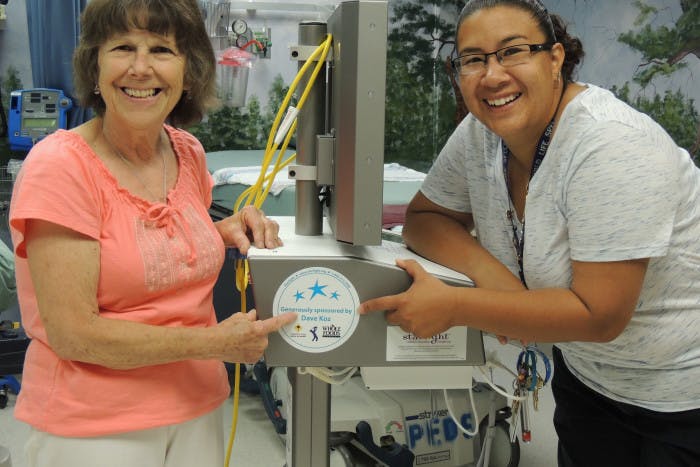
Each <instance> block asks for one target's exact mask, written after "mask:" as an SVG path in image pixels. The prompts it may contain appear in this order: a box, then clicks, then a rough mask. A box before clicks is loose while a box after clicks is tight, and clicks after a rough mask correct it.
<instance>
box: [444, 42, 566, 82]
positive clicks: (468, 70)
mask: <svg viewBox="0 0 700 467" xmlns="http://www.w3.org/2000/svg"><path fill="white" fill-rule="evenodd" d="M553 45H554V44H519V45H509V46H508V47H503V48H502V49H498V50H496V51H494V52H489V53H487V54H464V55H461V56H459V57H457V58H455V59H454V60H452V68H453V69H454V70H455V72H456V73H457V74H459V75H462V76H469V75H473V74H476V73H481V72H482V71H485V70H486V68H487V66H488V62H489V55H495V56H496V59H497V60H498V63H500V64H501V65H502V66H504V67H511V66H515V65H522V64H523V63H527V62H529V61H530V58H531V57H532V54H534V53H536V52H541V51H543V50H552V46H553Z"/></svg>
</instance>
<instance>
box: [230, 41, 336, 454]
mask: <svg viewBox="0 0 700 467" xmlns="http://www.w3.org/2000/svg"><path fill="white" fill-rule="evenodd" d="M331 42H332V36H331V35H330V34H327V35H326V39H325V40H324V41H323V42H322V43H321V44H320V45H319V46H318V47H317V48H316V50H314V52H313V53H312V54H311V55H310V56H309V58H308V60H306V62H305V63H304V65H302V67H301V68H300V69H299V71H298V72H297V75H296V77H295V78H294V80H293V81H292V84H291V85H290V86H289V90H288V91H287V94H286V95H285V97H284V100H283V101H282V104H281V105H280V109H279V111H278V112H277V115H276V117H275V120H274V121H273V123H272V128H271V129H270V135H269V136H268V139H267V146H266V148H265V154H264V156H263V160H262V164H261V167H260V175H259V176H258V179H257V180H256V182H255V184H253V185H252V186H250V187H248V188H247V189H246V190H244V191H243V193H241V194H240V196H239V197H238V198H237V199H236V202H235V204H234V207H233V210H234V212H238V211H239V210H240V209H241V207H242V206H246V205H250V204H252V205H253V206H255V207H256V208H258V209H259V208H260V206H262V204H263V202H264V201H265V198H266V197H267V195H268V193H269V192H270V189H271V188H272V183H273V182H274V180H275V176H276V175H277V173H278V172H279V171H280V170H282V169H283V168H284V167H286V166H287V165H289V164H290V163H291V162H292V161H293V160H294V159H295V158H296V153H294V154H292V155H291V156H289V157H288V158H287V159H284V160H282V156H283V155H284V153H285V151H286V150H287V146H288V145H289V141H290V140H291V138H292V135H293V134H294V131H295V130H296V126H297V120H296V117H294V121H293V122H292V124H291V126H290V127H289V130H288V131H287V134H286V136H285V138H284V141H283V142H282V146H281V147H280V148H279V154H278V155H277V158H276V159H275V163H274V166H273V167H272V170H271V171H270V173H269V174H268V173H267V169H268V167H269V166H270V164H271V163H272V160H273V157H274V155H275V153H276V152H277V149H278V148H277V146H278V143H275V135H276V133H277V130H278V128H279V126H280V122H281V121H282V116H283V115H284V113H285V112H286V109H287V107H288V106H289V103H290V101H291V99H292V95H293V94H294V91H295V90H296V88H297V86H298V85H299V82H300V81H301V78H302V77H303V76H304V74H305V73H306V72H307V71H308V70H309V68H310V67H311V65H312V64H313V62H314V61H316V65H315V67H314V69H313V72H312V73H311V77H310V79H309V80H308V82H307V84H306V87H305V88H304V92H303V93H302V95H301V97H300V98H299V102H298V103H297V111H298V110H300V109H301V108H302V107H303V105H304V103H305V102H306V99H307V97H308V95H309V93H310V92H311V88H312V87H313V84H314V82H315V81H316V77H317V76H318V74H319V73H320V71H321V68H322V67H323V66H324V64H325V62H326V57H327V56H328V52H329V51H330V47H331ZM248 273H249V266H248V260H247V259H241V258H239V259H236V288H237V289H238V291H239V292H240V295H241V313H246V312H247V306H246V293H245V292H246V289H247V288H248V277H249V274H248ZM234 371H235V375H234V384H233V416H232V417H233V418H232V421H231V433H230V435H229V440H228V446H227V448H226V460H225V463H224V467H228V466H229V463H230V462H231V451H232V450H233V441H234V439H235V438H236V426H237V425H238V402H239V395H240V386H241V372H240V363H236V365H235V370H234Z"/></svg>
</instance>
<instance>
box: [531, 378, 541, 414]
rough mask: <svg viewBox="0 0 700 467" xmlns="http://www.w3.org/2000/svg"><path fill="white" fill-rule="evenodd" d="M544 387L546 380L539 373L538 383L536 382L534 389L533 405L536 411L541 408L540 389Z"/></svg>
mask: <svg viewBox="0 0 700 467" xmlns="http://www.w3.org/2000/svg"><path fill="white" fill-rule="evenodd" d="M543 387H544V380H543V379H542V377H541V376H540V375H539V374H538V375H537V383H536V384H535V390H534V391H532V407H533V408H534V409H535V412H537V411H538V410H539V405H540V389H542V388H543Z"/></svg>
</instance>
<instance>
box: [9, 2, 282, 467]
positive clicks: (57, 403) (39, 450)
mask: <svg viewBox="0 0 700 467" xmlns="http://www.w3.org/2000/svg"><path fill="white" fill-rule="evenodd" d="M214 67H215V59H214V54H213V51H212V48H211V45H210V42H209V39H208V37H207V34H206V31H205V28H204V23H203V21H202V18H201V16H200V12H199V9H198V5H197V2H196V1H195V0H167V1H165V0H92V1H91V2H90V3H89V4H88V6H87V8H86V9H85V12H84V13H83V16H82V36H81V41H80V44H79V46H78V48H77V50H76V52H75V58H74V68H75V73H76V79H75V80H76V87H77V89H78V93H79V98H80V100H81V101H82V102H83V104H84V105H89V106H92V107H93V108H94V109H95V111H96V113H97V117H95V118H94V119H92V120H90V121H89V122H87V123H85V124H83V125H81V126H79V127H77V128H75V129H73V130H70V131H58V132H56V133H54V134H53V135H51V136H49V137H47V138H46V139H44V140H43V141H41V142H40V143H39V144H37V145H36V146H35V147H34V148H33V149H32V151H31V153H30V154H29V156H28V157H27V159H26V161H25V163H24V164H23V167H22V170H21V172H20V174H19V177H18V180H17V183H16V187H15V192H14V195H13V201H12V208H11V215H10V222H11V228H12V238H13V242H14V245H15V252H16V261H17V283H18V296H19V302H20V307H21V313H22V320H23V323H24V326H25V328H26V330H27V333H28V334H29V335H30V336H31V337H32V341H31V344H30V346H29V349H28V351H27V355H26V361H25V366H24V372H23V388H22V392H21V394H20V396H19V398H18V400H17V406H16V410H15V414H16V417H17V418H18V419H20V420H22V421H24V422H26V423H28V424H29V425H30V426H31V427H32V432H31V435H30V437H29V441H28V443H27V454H28V459H29V465H30V466H48V465H50V466H53V467H57V466H59V467H60V466H73V467H75V466H95V465H100V466H112V465H114V466H126V465H129V466H135V465H148V466H157V465H161V466H164V465H168V466H177V465H182V466H192V465H208V466H214V465H221V464H222V463H223V453H224V449H223V429H222V419H221V411H222V409H221V406H222V403H223V401H224V400H225V399H226V398H227V397H228V395H229V391H230V388H229V385H228V380H227V375H226V370H225V368H224V364H223V361H229V362H244V361H245V362H253V361H256V360H257V359H258V358H259V357H260V356H261V354H262V351H263V349H264V348H265V346H266V345H267V334H268V333H269V332H272V331H274V330H276V329H278V328H279V327H281V326H283V325H285V324H287V323H288V322H289V321H290V320H293V319H294V316H293V315H287V316H281V317H277V318H273V319H270V320H266V321H256V319H255V313H254V312H251V313H248V314H245V315H244V314H235V315H233V316H232V317H231V318H229V319H227V320H225V321H223V322H221V323H218V324H217V322H216V319H215V315H214V309H213V305H212V288H213V285H214V283H215V281H216V278H217V275H218V272H219V269H220V267H221V265H222V262H223V258H224V248H225V246H232V247H237V248H239V249H240V250H241V251H242V252H243V253H245V252H246V251H247V249H248V248H249V247H250V245H251V243H254V244H255V245H256V246H257V247H276V246H278V245H280V240H279V238H278V236H277V234H278V226H277V224H276V223H274V222H272V221H270V220H268V219H267V218H265V217H264V216H263V215H262V213H260V212H259V211H257V210H255V209H252V208H246V209H244V210H242V211H241V212H240V213H238V214H235V215H233V216H232V217H229V218H227V219H225V220H223V221H221V222H218V223H213V222H212V221H211V219H210V217H209V215H208V211H207V209H208V207H209V205H210V202H211V194H210V190H211V185H212V182H211V179H210V176H209V174H208V172H207V169H206V163H205V158H204V151H203V149H202V147H201V145H200V144H199V143H198V141H197V140H196V139H195V138H194V137H192V136H191V135H190V134H188V133H187V132H185V131H183V130H181V129H178V128H176V125H184V124H189V123H192V122H195V121H198V120H199V119H200V118H201V117H202V115H203V112H204V111H205V109H206V108H207V106H208V104H209V103H210V102H212V101H213V100H214V99H213V95H214V91H215V83H214V79H215V78H214V76H215V73H214ZM166 122H167V123H166Z"/></svg>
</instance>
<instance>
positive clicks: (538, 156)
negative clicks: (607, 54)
mask: <svg viewBox="0 0 700 467" xmlns="http://www.w3.org/2000/svg"><path fill="white" fill-rule="evenodd" d="M562 94H563V93H562ZM560 102H561V101H560ZM557 107H558V106H557ZM554 115H555V116H556V112H555V113H554ZM553 129H554V117H552V120H551V121H550V122H549V125H547V128H545V130H544V133H542V136H540V140H539V142H538V143H537V150H536V151H535V158H534V159H533V161H532V168H531V169H530V180H532V177H534V176H535V173H536V172H537V169H539V168H540V165H542V161H543V160H544V156H545V155H546V154H547V149H548V148H549V143H550V141H551V140H552V130H553ZM501 147H502V152H503V176H504V177H505V180H506V188H507V189H508V203H509V204H510V203H511V201H510V200H511V192H510V181H509V180H508V159H510V149H508V146H506V143H505V142H504V141H503V140H501ZM529 186H530V184H529V183H528V188H529ZM525 196H527V189H526V191H525ZM516 216H517V214H516V213H515V210H513V209H511V208H510V206H509V207H508V210H507V211H506V217H507V218H508V220H509V221H510V225H511V227H513V247H514V248H515V257H516V258H517V259H518V268H519V269H518V273H519V274H520V282H522V283H523V285H524V286H525V287H527V284H526V283H525V271H524V270H523V252H524V251H525V218H524V217H523V230H522V234H521V235H518V227H517V225H516V220H515V217H516Z"/></svg>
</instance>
